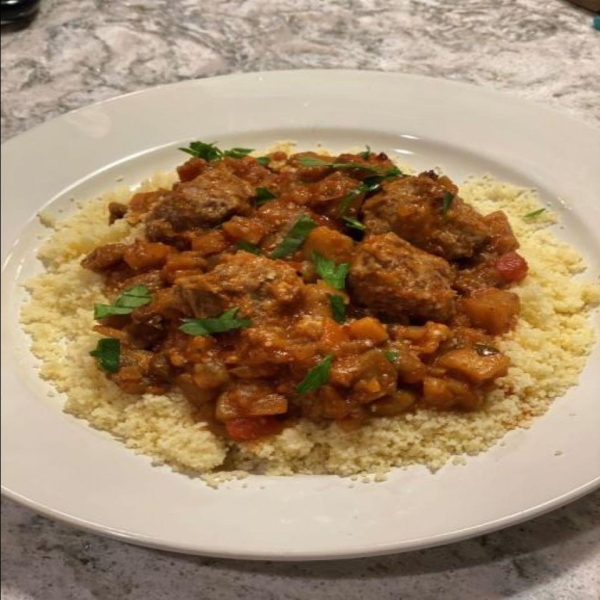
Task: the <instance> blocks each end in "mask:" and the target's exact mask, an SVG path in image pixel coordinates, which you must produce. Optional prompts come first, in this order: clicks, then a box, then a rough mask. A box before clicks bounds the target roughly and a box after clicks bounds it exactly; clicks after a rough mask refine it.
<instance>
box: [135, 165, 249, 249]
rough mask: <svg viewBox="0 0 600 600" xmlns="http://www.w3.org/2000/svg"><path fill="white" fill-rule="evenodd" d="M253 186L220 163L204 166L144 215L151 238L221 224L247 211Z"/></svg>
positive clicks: (165, 238)
mask: <svg viewBox="0 0 600 600" xmlns="http://www.w3.org/2000/svg"><path fill="white" fill-rule="evenodd" d="M253 195H254V188H253V187H252V186H251V185H250V184H249V183H247V182H245V181H243V180H242V179H240V178H239V177H236V176H235V175H234V174H233V173H231V172H230V171H228V170H227V169H226V168H225V167H224V166H223V165H222V163H216V164H215V165H210V166H209V167H207V168H206V169H205V170H204V171H203V172H202V173H201V174H200V175H199V176H198V177H196V178H195V179H192V180H191V181H184V182H181V183H178V184H176V185H174V186H173V191H172V192H171V193H169V194H167V195H165V197H164V198H163V199H161V200H160V202H158V203H157V204H155V205H154V206H153V208H152V210H151V211H150V213H149V215H148V217H147V218H146V233H147V236H148V238H149V239H150V240H151V241H167V242H168V241H172V240H174V239H177V234H179V233H181V232H184V231H190V230H194V229H203V228H204V229H206V228H210V227H214V226H216V225H220V224H221V223H223V222H224V221H226V220H227V219H229V218H231V217H232V216H233V215H236V214H238V215H239V214H241V215H243V214H247V213H249V212H250V210H251V207H250V202H249V200H250V198H251V197H252V196H253Z"/></svg>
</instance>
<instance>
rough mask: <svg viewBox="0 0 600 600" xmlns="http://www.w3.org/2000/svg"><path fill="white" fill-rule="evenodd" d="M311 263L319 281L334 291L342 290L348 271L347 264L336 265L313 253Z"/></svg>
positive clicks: (348, 266)
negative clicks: (321, 280) (322, 281)
mask: <svg viewBox="0 0 600 600" xmlns="http://www.w3.org/2000/svg"><path fill="white" fill-rule="evenodd" d="M313 262H314V263H315V269H316V270H317V274H318V275H319V277H321V279H323V280H324V281H326V282H327V283H328V284H329V285H330V286H331V287H334V288H335V289H336V290H343V289H344V286H345V284H346V275H348V270H349V269H350V265H349V264H348V263H341V264H339V265H336V264H335V262H334V261H332V260H329V259H328V258H325V257H324V256H322V255H321V254H319V253H318V252H313Z"/></svg>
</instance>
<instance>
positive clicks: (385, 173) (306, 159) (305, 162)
mask: <svg viewBox="0 0 600 600" xmlns="http://www.w3.org/2000/svg"><path fill="white" fill-rule="evenodd" d="M298 163H300V164H301V165H302V166H303V167H329V168H330V169H335V170H336V171H343V170H345V169H363V170H365V171H371V172H372V173H373V174H375V175H378V176H379V177H386V178H387V177H398V176H399V175H402V171H400V169H399V168H398V167H392V168H391V169H383V168H381V167H375V166H373V165H363V164H361V163H352V162H349V163H344V162H327V161H326V160H322V159H320V158H316V157H314V156H301V157H300V158H299V159H298Z"/></svg>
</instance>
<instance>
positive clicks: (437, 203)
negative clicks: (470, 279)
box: [363, 172, 490, 260]
mask: <svg viewBox="0 0 600 600" xmlns="http://www.w3.org/2000/svg"><path fill="white" fill-rule="evenodd" d="M382 188H383V189H382V191H381V192H380V193H378V194H375V195H374V196H372V197H371V198H369V199H368V200H366V201H365V203H364V205H363V222H364V224H365V226H366V231H367V234H379V233H387V232H388V231H393V232H394V233H395V234H396V235H398V236H400V237H401V238H403V239H405V240H406V241H408V242H410V243H411V244H414V245H415V246H417V247H418V248H421V249H422V250H425V251H427V252H430V253H432V254H436V255H437V256H442V257H444V258H445V259H447V260H454V259H458V258H466V257H470V256H472V255H473V253H474V252H475V251H476V250H477V249H479V248H480V247H481V246H483V245H484V244H485V243H486V242H487V241H488V240H489V238H490V231H489V227H488V225H487V224H486V222H485V220H484V218H483V217H482V216H481V215H480V214H479V213H478V212H477V211H476V210H475V209H473V208H471V207H470V206H469V205H468V204H465V203H464V202H463V200H461V199H460V198H459V197H458V196H457V195H456V191H457V190H456V186H455V185H454V184H452V183H451V182H450V180H449V179H448V178H446V177H440V178H438V177H437V175H436V174H435V173H433V172H428V173H421V174H420V175H418V176H416V177H401V178H398V179H392V180H390V181H386V182H384V183H383V185H382Z"/></svg>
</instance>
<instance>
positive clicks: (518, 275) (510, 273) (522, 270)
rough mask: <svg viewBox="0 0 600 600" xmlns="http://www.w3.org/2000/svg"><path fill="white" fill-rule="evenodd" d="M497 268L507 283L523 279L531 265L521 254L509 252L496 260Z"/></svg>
mask: <svg viewBox="0 0 600 600" xmlns="http://www.w3.org/2000/svg"><path fill="white" fill-rule="evenodd" d="M496 270H497V271H498V273H499V274H500V276H501V277H502V279H504V281H505V282H506V283H513V282H515V281H521V279H523V277H525V275H527V271H528V270H529V266H528V265H527V261H526V260H525V259H524V258H523V257H522V256H521V255H520V254H517V253H516V252H507V253H506V254H503V255H502V256H500V258H498V260H497V261H496Z"/></svg>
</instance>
